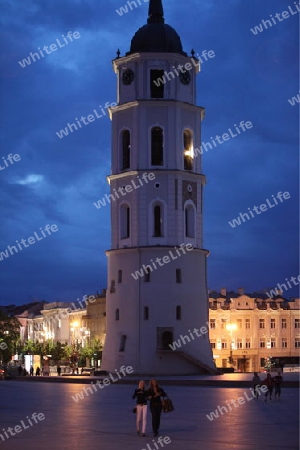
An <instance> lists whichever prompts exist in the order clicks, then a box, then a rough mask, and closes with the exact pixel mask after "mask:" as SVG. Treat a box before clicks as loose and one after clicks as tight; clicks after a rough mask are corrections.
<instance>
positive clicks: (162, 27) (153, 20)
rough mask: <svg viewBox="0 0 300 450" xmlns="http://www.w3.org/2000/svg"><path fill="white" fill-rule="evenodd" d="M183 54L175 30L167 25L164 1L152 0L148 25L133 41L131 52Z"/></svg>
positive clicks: (139, 31)
mask: <svg viewBox="0 0 300 450" xmlns="http://www.w3.org/2000/svg"><path fill="white" fill-rule="evenodd" d="M136 52H159V53H181V54H183V55H186V53H184V52H183V50H182V44H181V40H180V37H179V35H178V34H177V33H176V31H175V30H174V28H172V27H170V25H167V24H165V20H164V11H163V6H162V0H150V3H149V13H148V20H147V25H144V26H143V27H141V28H140V29H139V30H138V31H137V32H136V33H135V35H134V36H133V38H132V40H131V46H130V51H129V52H128V53H127V55H128V54H130V53H136Z"/></svg>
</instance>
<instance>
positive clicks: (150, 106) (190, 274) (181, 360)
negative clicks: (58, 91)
mask: <svg viewBox="0 0 300 450" xmlns="http://www.w3.org/2000/svg"><path fill="white" fill-rule="evenodd" d="M113 67H114V71H115V73H116V74H117V78H118V81H117V83H118V104H117V106H116V107H114V108H112V109H111V110H110V115H111V119H112V167H111V175H110V176H109V177H108V179H109V184H110V189H111V191H110V192H111V227H112V228H111V229H112V248H111V250H108V251H107V258H108V285H107V286H108V289H107V310H106V315H107V316H106V317H107V335H106V341H105V345H104V351H103V362H102V367H103V368H104V369H106V370H110V371H114V370H115V369H118V368H119V367H120V366H121V365H123V364H124V365H130V366H132V367H133V370H134V372H135V373H136V374H138V373H139V374H177V375H180V374H189V373H199V372H200V373H201V372H206V373H207V372H213V371H214V362H213V357H212V351H211V347H210V343H209V336H208V333H200V331H199V329H200V328H201V327H207V326H208V325H207V321H208V294H207V280H206V258H207V255H208V251H207V250H205V249H203V248H202V221H203V217H202V214H203V211H202V201H203V186H204V184H205V177H204V175H202V173H201V156H200V155H196V153H197V152H195V151H194V150H195V149H197V148H198V149H199V148H200V143H201V132H200V128H201V119H202V118H203V115H204V110H203V108H201V107H198V106H196V104H195V103H196V75H197V73H198V72H199V64H198V61H197V60H196V59H195V58H193V57H188V56H187V54H186V53H184V52H183V50H182V45H181V41H180V37H179V36H178V34H177V33H176V31H175V30H174V29H173V28H171V27H170V26H168V25H166V24H165V23H164V18H163V8H162V3H161V0H150V3H149V18H148V23H147V25H145V26H144V27H142V28H140V29H139V30H138V31H137V33H136V34H135V36H134V37H133V39H132V41H131V48H130V51H129V52H128V53H127V54H126V55H125V56H124V57H120V56H119V55H118V57H117V58H116V59H115V60H114V61H113ZM163 76H164V77H165V80H164V81H165V82H163V81H162V80H161V81H159V78H162V77H163ZM195 329H197V330H198V332H197V333H196V331H194V330H195ZM202 330H203V329H202ZM178 340H179V341H180V342H181V347H180V348H177V349H176V350H172V345H173V343H174V341H178ZM173 348H174V347H173Z"/></svg>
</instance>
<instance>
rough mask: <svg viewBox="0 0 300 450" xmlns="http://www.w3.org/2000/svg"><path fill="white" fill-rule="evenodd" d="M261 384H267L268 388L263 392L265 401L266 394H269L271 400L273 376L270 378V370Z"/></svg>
mask: <svg viewBox="0 0 300 450" xmlns="http://www.w3.org/2000/svg"><path fill="white" fill-rule="evenodd" d="M261 384H262V385H265V386H267V388H268V390H267V391H266V393H265V402H266V401H267V399H268V394H269V396H270V400H272V392H273V387H274V382H273V378H272V376H271V374H270V372H268V373H267V378H265V379H264V380H263V381H262V382H261Z"/></svg>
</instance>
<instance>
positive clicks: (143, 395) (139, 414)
mask: <svg viewBox="0 0 300 450" xmlns="http://www.w3.org/2000/svg"><path fill="white" fill-rule="evenodd" d="M132 398H136V429H137V434H142V435H143V436H146V423H147V422H146V421H147V391H146V390H145V382H144V381H143V380H141V381H139V385H138V388H137V389H136V390H135V391H134V393H133V396H132ZM140 422H142V427H141V428H142V429H141V428H140Z"/></svg>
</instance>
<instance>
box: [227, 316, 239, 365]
mask: <svg viewBox="0 0 300 450" xmlns="http://www.w3.org/2000/svg"><path fill="white" fill-rule="evenodd" d="M236 328H237V326H236V324H235V323H228V324H226V330H227V331H229V336H230V356H229V364H231V366H233V357H232V350H233V348H232V335H233V331H235V330H236Z"/></svg>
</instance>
